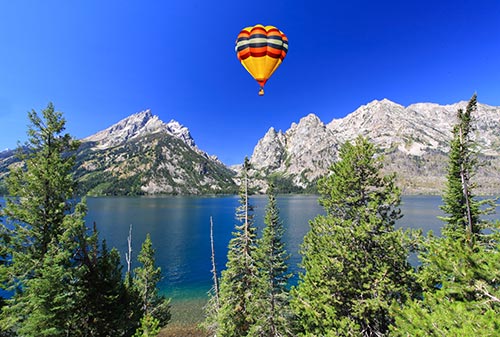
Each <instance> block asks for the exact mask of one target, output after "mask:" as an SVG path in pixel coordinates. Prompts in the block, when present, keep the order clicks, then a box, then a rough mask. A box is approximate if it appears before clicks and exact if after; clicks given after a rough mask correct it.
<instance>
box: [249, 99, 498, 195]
mask: <svg viewBox="0 0 500 337" xmlns="http://www.w3.org/2000/svg"><path fill="white" fill-rule="evenodd" d="M466 104H467V102H459V103H456V104H452V105H444V106H443V105H438V104H432V103H418V104H413V105H410V106H408V107H404V106H402V105H399V104H397V103H394V102H391V101H389V100H387V99H383V100H381V101H378V100H374V101H372V102H370V103H368V104H366V105H363V106H361V107H359V108H358V109H357V110H355V111H354V112H352V113H350V114H348V115H347V116H346V117H344V118H341V119H333V120H332V121H330V122H329V123H327V124H325V123H323V122H322V121H321V120H320V119H319V118H318V117H317V116H316V115H314V114H309V115H307V116H306V117H304V118H302V119H301V120H300V121H299V122H298V123H292V125H291V127H290V128H289V129H288V130H286V131H285V132H283V131H281V130H280V131H277V130H275V129H274V128H272V127H271V128H270V129H269V130H268V131H267V133H266V134H265V135H264V137H263V138H262V139H260V140H259V142H258V143H257V146H256V147H255V149H254V152H253V154H252V157H251V159H250V162H251V164H252V165H253V167H254V168H255V170H256V172H258V174H257V175H256V176H258V177H260V178H261V179H263V180H262V181H261V182H260V183H257V184H258V187H259V188H261V189H264V188H265V184H264V183H263V181H264V180H265V179H266V178H269V177H276V176H278V177H279V178H281V179H286V180H288V181H289V182H291V183H292V184H293V185H294V186H300V187H303V188H307V187H309V186H311V184H314V183H315V181H316V180H317V179H318V178H319V177H321V176H322V175H324V174H326V173H327V170H328V167H329V166H330V165H331V164H332V163H333V162H334V161H335V160H338V149H339V147H340V145H341V144H343V143H344V142H346V141H352V140H354V139H355V138H356V137H357V136H358V135H363V136H365V137H367V138H368V139H369V140H370V141H371V142H372V143H374V144H375V145H376V146H377V148H379V149H380V153H381V155H383V156H384V171H385V172H387V173H391V172H396V173H397V182H398V184H399V186H400V187H401V188H402V190H403V193H426V194H429V193H440V192H441V191H442V188H443V186H444V182H445V175H446V167H447V153H448V151H449V142H450V140H451V137H452V128H453V125H454V124H455V123H456V122H457V117H456V115H457V111H458V109H465V107H466ZM473 118H474V126H475V131H474V137H475V140H476V142H477V149H476V150H477V151H478V153H480V159H481V160H482V161H483V162H484V165H483V166H481V167H480V169H479V171H478V174H477V177H476V180H477V182H478V190H479V191H480V192H481V193H493V192H497V191H500V165H499V164H500V107H493V106H488V105H485V104H478V106H477V111H476V113H475V114H474V116H473Z"/></svg>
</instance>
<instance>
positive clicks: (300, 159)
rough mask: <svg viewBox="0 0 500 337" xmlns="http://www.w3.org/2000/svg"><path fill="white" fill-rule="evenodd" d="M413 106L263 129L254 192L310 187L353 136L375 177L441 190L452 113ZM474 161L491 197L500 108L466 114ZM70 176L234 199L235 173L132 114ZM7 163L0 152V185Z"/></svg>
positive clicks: (109, 189)
mask: <svg viewBox="0 0 500 337" xmlns="http://www.w3.org/2000/svg"><path fill="white" fill-rule="evenodd" d="M465 105H466V102H459V103H456V104H452V105H438V104H432V103H418V104H413V105H410V106H408V107H404V106H402V105H399V104H397V103H394V102H391V101H389V100H387V99H383V100H380V101H378V100H374V101H372V102H370V103H368V104H366V105H363V106H361V107H359V108H358V109H357V110H356V111H354V112H352V113H350V114H348V115H347V116H346V117H344V118H340V119H333V120H332V121H330V122H329V123H326V124H325V123H324V122H322V121H321V120H320V119H319V118H318V117H317V116H316V115H314V114H309V115H307V116H305V117H304V118H302V119H300V121H298V123H292V124H291V126H290V128H289V129H288V130H286V131H284V132H283V131H281V130H276V129H274V128H273V127H271V128H269V130H268V131H267V133H266V134H265V135H264V136H263V137H262V138H261V139H260V140H258V142H257V145H256V146H255V149H254V151H253V154H252V156H251V158H250V163H251V164H252V171H251V175H252V177H253V179H252V182H253V187H254V190H256V191H259V192H264V191H265V189H266V188H267V184H268V181H269V180H270V179H271V180H274V181H275V183H277V185H278V188H279V189H280V190H281V191H293V192H300V191H314V187H315V184H316V181H317V179H318V178H319V177H321V176H322V175H324V174H326V173H327V171H328V167H329V166H330V165H331V164H332V163H333V162H334V161H336V160H338V150H339V148H340V146H341V144H343V143H344V142H346V141H352V140H353V139H355V138H356V137H357V136H358V135H363V136H365V137H367V138H368V139H369V140H370V141H371V142H373V143H374V144H375V145H376V146H377V148H378V149H379V152H380V155H383V157H384V163H385V165H384V171H385V172H387V173H391V172H396V173H397V182H398V184H399V186H400V187H401V188H402V190H403V193H424V194H429V193H440V192H441V191H442V188H443V186H444V181H445V174H446V165H447V152H448V151H449V141H450V139H451V130H452V127H453V124H454V123H455V122H456V114H457V110H458V109H465ZM474 125H475V137H476V141H477V145H478V147H477V150H478V152H479V153H480V159H481V160H483V161H484V163H485V165H482V166H481V167H480V169H479V171H478V173H477V177H476V178H477V179H476V180H477V182H478V191H479V192H481V193H486V194H490V193H496V192H498V191H500V165H499V164H500V107H493V106H488V105H485V104H478V109H477V112H476V114H475V116H474ZM76 161H77V163H76V164H77V165H76V169H75V177H76V179H77V180H78V182H79V186H80V193H81V194H89V195H140V194H214V193H234V192H235V191H236V190H237V185H238V182H239V177H238V167H236V168H235V167H232V168H229V167H227V166H225V165H224V164H223V163H222V162H220V161H219V160H218V159H217V157H215V156H211V155H208V154H207V153H206V152H204V151H202V150H201V149H199V148H198V146H197V145H196V143H195V141H194V139H193V138H192V137H191V134H190V132H189V129H188V128H187V127H185V126H183V125H181V124H180V123H178V122H177V121H174V120H171V121H170V122H168V123H165V122H163V121H161V120H160V119H159V118H158V116H155V115H153V114H152V113H151V111H150V110H145V111H141V112H138V113H135V114H133V115H131V116H129V117H127V118H125V119H123V120H121V121H119V122H118V123H116V124H114V125H112V126H110V127H109V128H107V129H105V130H102V131H99V132H97V133H96V134H94V135H91V136H89V137H86V138H84V139H82V140H81V146H80V149H79V150H78V152H77V154H76ZM15 162H16V159H15V156H14V151H4V152H0V179H2V177H3V176H5V174H7V172H8V167H9V166H10V165H13V164H14V163H15Z"/></svg>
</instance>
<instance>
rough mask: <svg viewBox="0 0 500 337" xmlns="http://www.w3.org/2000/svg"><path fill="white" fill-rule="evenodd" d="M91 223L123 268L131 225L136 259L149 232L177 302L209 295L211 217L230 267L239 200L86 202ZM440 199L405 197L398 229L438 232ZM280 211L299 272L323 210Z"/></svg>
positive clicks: (292, 199) (258, 200) (313, 203)
mask: <svg viewBox="0 0 500 337" xmlns="http://www.w3.org/2000/svg"><path fill="white" fill-rule="evenodd" d="M250 202H251V203H252V204H253V205H254V206H255V224H256V225H257V227H259V228H262V226H263V218H264V212H265V207H266V203H267V198H266V197H265V196H254V197H252V198H251V199H250ZM87 203H88V208H89V213H88V215H87V221H88V224H89V225H91V224H92V223H93V222H96V224H97V228H98V230H99V232H100V237H101V238H104V239H106V241H107V243H108V246H110V247H116V248H117V249H118V250H119V251H120V252H121V256H122V261H123V263H125V258H124V253H125V252H126V250H127V236H128V231H129V226H130V225H132V246H133V252H132V255H133V257H134V258H136V257H137V254H138V253H139V251H140V248H141V244H142V242H143V241H144V238H145V237H146V234H147V233H150V234H151V239H152V241H153V246H154V247H155V249H156V262H157V265H158V266H160V267H161V269H162V272H163V275H164V279H163V281H162V283H161V284H160V288H161V289H162V291H163V292H164V293H165V294H166V295H167V296H169V297H172V299H173V300H185V299H197V298H202V297H205V296H206V293H207V291H208V290H209V289H210V287H211V276H212V275H211V273H210V270H211V262H210V253H211V252H210V217H212V218H213V222H214V241H215V251H216V260H217V261H216V262H217V268H218V270H219V272H220V270H222V269H223V268H224V266H225V263H226V254H227V246H228V243H229V240H230V238H231V233H232V231H233V229H234V225H235V223H236V220H235V216H234V214H235V208H236V207H237V206H238V197H237V196H216V197H170V196H165V197H105V198H88V199H87ZM440 204H441V198H440V197H435V196H411V197H404V198H403V204H402V210H403V214H404V215H405V216H404V217H403V218H402V219H401V220H400V221H399V222H398V226H401V227H404V228H408V227H412V228H422V229H423V230H424V231H427V230H429V229H432V230H434V231H435V232H439V227H440V226H441V222H440V221H439V220H438V219H437V218H436V217H437V216H438V215H442V213H441V211H440V210H439V205H440ZM278 206H279V209H280V215H281V219H282V220H283V223H284V226H285V229H286V232H285V236H284V241H285V244H286V247H287V251H288V252H289V253H290V254H291V258H290V260H289V265H290V269H291V271H292V272H295V273H296V272H297V271H298V264H299V262H300V255H299V253H298V251H299V247H300V244H301V242H302V239H303V237H304V235H305V234H306V232H307V231H308V229H309V220H311V219H313V218H314V217H315V216H316V215H318V214H323V209H322V208H321V207H320V206H319V204H318V202H317V196H312V195H291V196H289V195H287V196H279V197H278Z"/></svg>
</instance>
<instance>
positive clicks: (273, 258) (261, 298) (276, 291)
mask: <svg viewBox="0 0 500 337" xmlns="http://www.w3.org/2000/svg"><path fill="white" fill-rule="evenodd" d="M264 223H265V225H266V226H265V227H264V230H263V233H262V237H261V238H260V239H258V240H257V249H256V251H255V264H256V266H257V281H258V285H257V288H256V290H255V294H254V297H253V299H252V304H251V312H252V316H253V319H254V323H253V325H252V326H251V328H250V331H249V334H248V336H289V335H291V328H290V326H291V322H290V320H291V317H292V315H291V313H290V309H289V293H288V290H287V284H288V280H289V279H290V277H291V275H290V274H289V273H288V266H287V264H286V261H287V260H288V258H289V255H288V254H287V252H286V250H285V245H284V242H283V241H282V238H283V234H284V228H283V224H282V222H281V220H280V217H279V210H278V205H277V202H276V196H275V194H274V191H273V185H271V186H270V187H269V190H268V204H267V207H266V214H265V218H264Z"/></svg>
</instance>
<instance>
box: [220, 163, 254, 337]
mask: <svg viewBox="0 0 500 337" xmlns="http://www.w3.org/2000/svg"><path fill="white" fill-rule="evenodd" d="M248 170H249V162H248V158H245V164H244V166H243V179H242V183H241V186H240V206H239V207H238V208H237V209H236V219H237V220H238V222H239V224H238V225H236V226H235V231H234V232H233V238H232V239H231V240H230V242H229V250H228V255H227V258H228V260H227V264H226V269H225V270H224V271H223V272H222V276H221V280H220V293H219V299H220V305H221V306H220V308H219V311H218V313H217V335H220V336H227V337H231V336H246V335H247V334H248V331H249V329H250V327H251V326H252V324H253V323H254V317H252V316H251V308H250V306H251V301H252V299H253V297H254V296H255V291H256V287H257V286H258V284H259V283H258V279H257V277H258V272H257V267H256V264H255V249H256V228H255V226H254V224H253V207H252V206H251V205H250V204H249V201H248Z"/></svg>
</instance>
